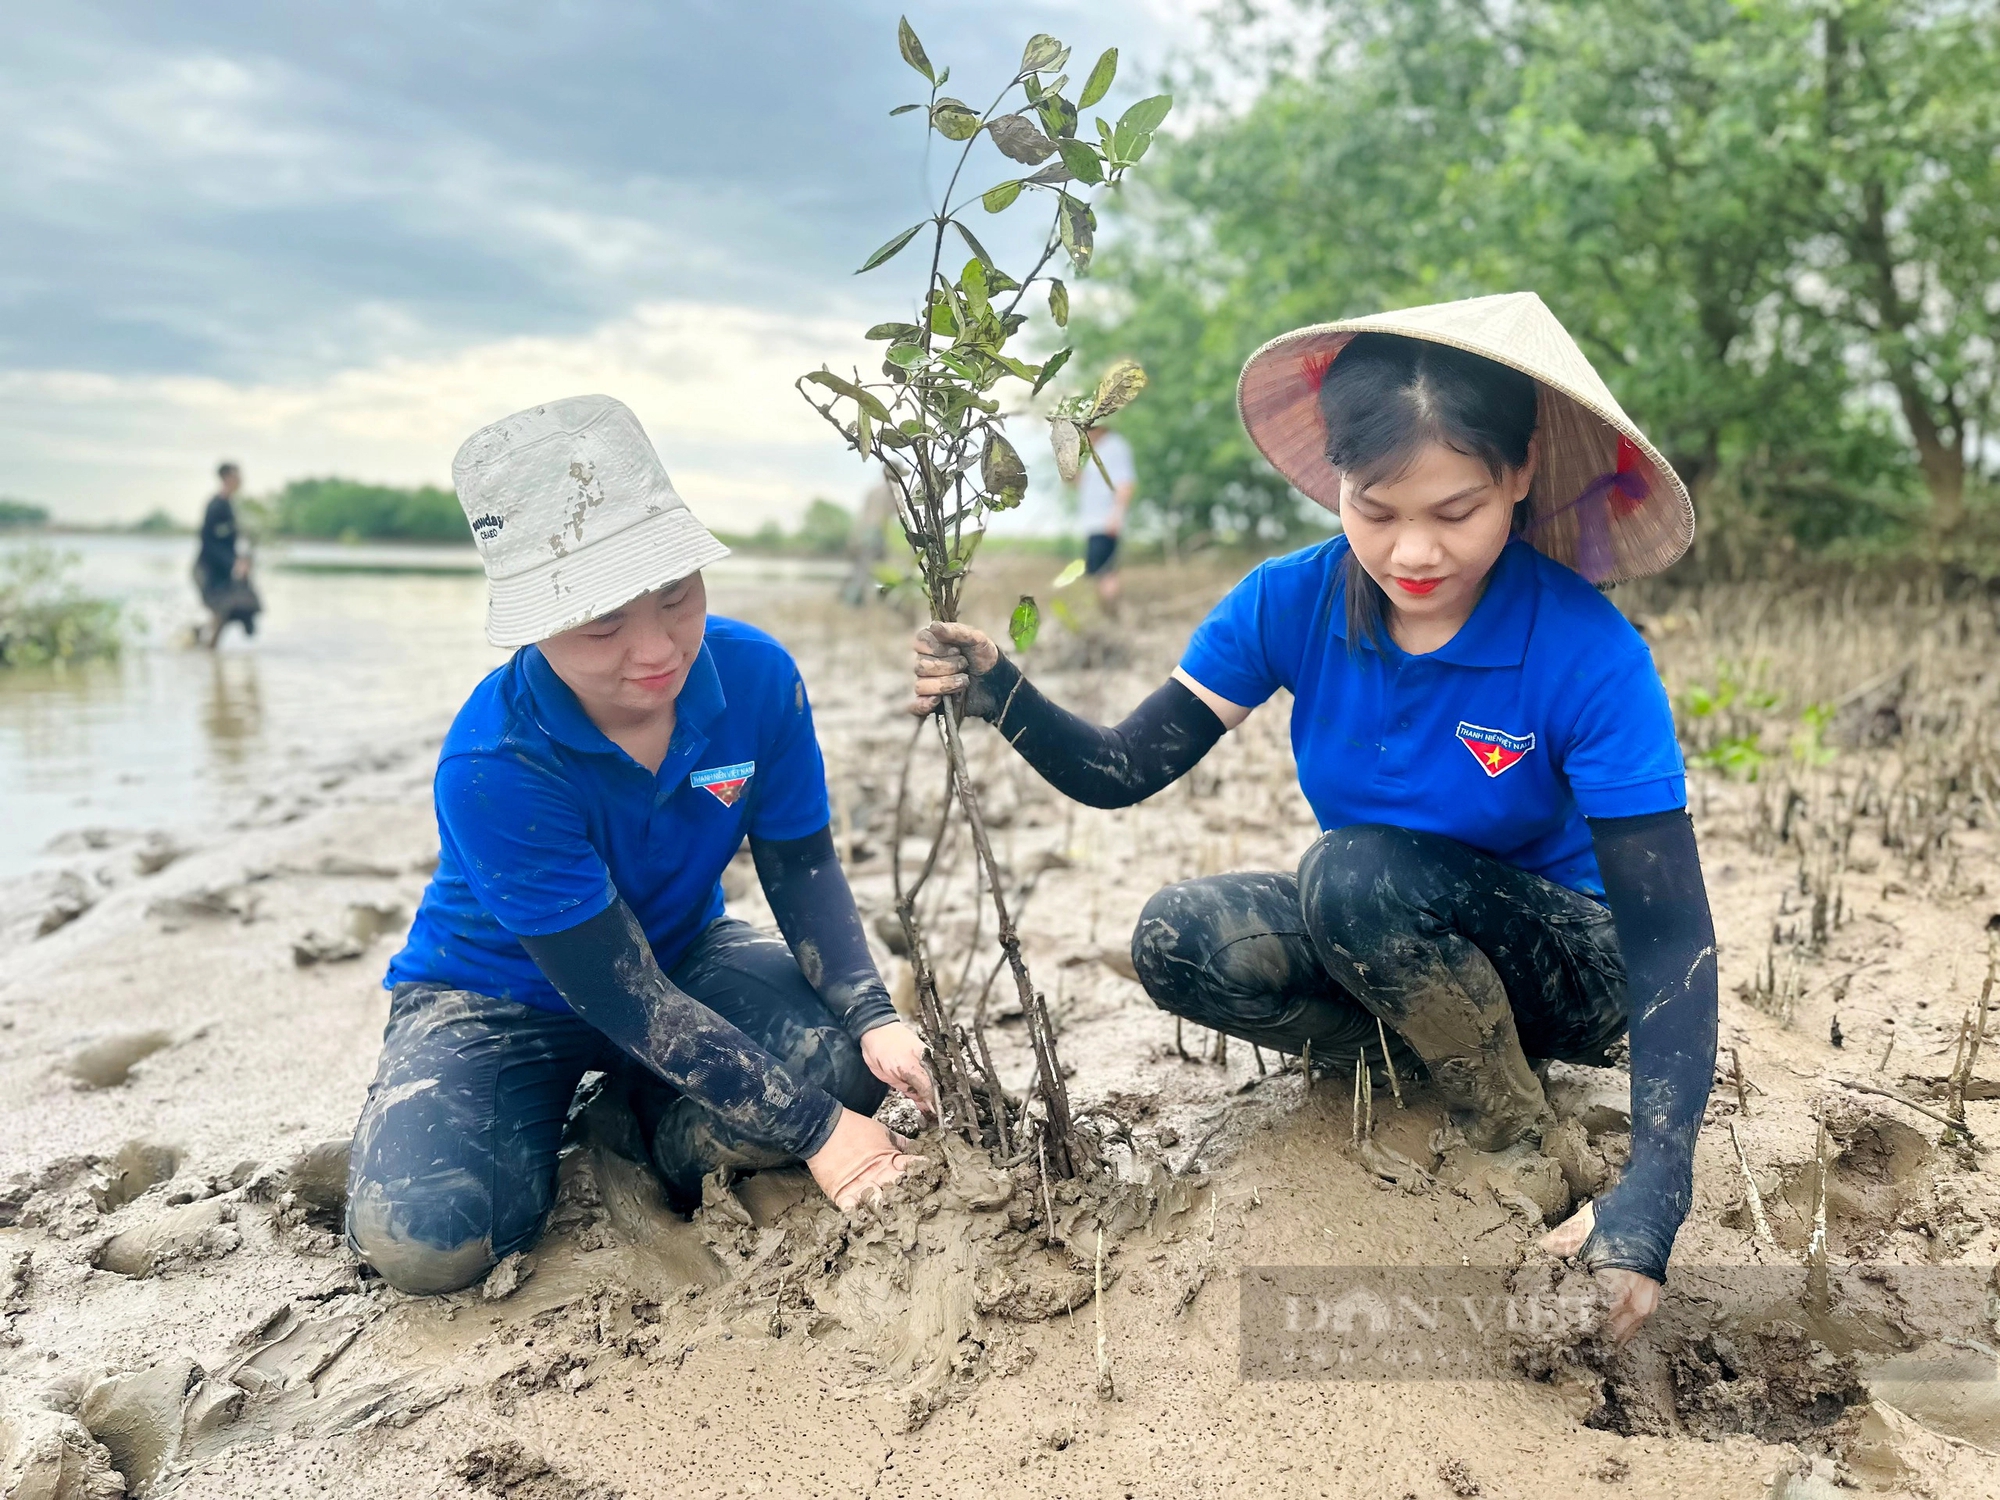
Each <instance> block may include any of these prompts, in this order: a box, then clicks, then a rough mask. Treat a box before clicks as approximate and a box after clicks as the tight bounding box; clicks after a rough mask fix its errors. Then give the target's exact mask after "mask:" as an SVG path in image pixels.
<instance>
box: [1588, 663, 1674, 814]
mask: <svg viewBox="0 0 2000 1500" xmlns="http://www.w3.org/2000/svg"><path fill="white" fill-rule="evenodd" d="M1578 676H1579V678H1580V679H1581V680H1579V681H1578V682H1577V684H1576V686H1577V687H1578V689H1579V690H1580V691H1581V693H1582V695H1583V697H1582V707H1581V708H1580V709H1579V710H1578V712H1577V716H1576V720H1575V722H1574V723H1573V724H1572V725H1571V727H1570V732H1569V736H1568V740H1567V743H1566V744H1565V745H1564V746H1563V753H1562V761H1561V765H1560V767H1559V769H1560V770H1561V772H1562V774H1563V777H1564V779H1565V780H1567V781H1568V783H1569V789H1570V795H1571V796H1573V797H1574V798H1576V805H1577V810H1578V811H1579V812H1581V813H1582V814H1583V815H1584V816H1585V817H1586V818H1636V817H1641V816H1644V815H1645V814H1647V813H1660V812H1672V811H1673V810H1675V809H1676V808H1682V807H1686V806H1687V767H1686V765H1685V763H1684V762H1683V761H1682V760H1681V747H1680V743H1679V741H1678V740H1676V739H1675V737H1674V712H1673V709H1672V707H1671V706H1670V705H1669V704H1668V702H1667V689H1666V684H1664V683H1663V682H1661V681H1660V674H1659V672H1658V671H1656V670H1655V669H1654V666H1653V657H1652V653H1651V652H1649V651H1648V650H1647V649H1646V648H1645V646H1644V644H1643V643H1639V642H1635V643H1634V644H1633V646H1632V647H1631V648H1630V649H1627V650H1621V651H1619V652H1618V653H1617V655H1616V656H1614V657H1612V658H1611V659H1610V661H1609V664H1608V669H1607V670H1605V671H1603V672H1602V673H1601V674H1590V676H1589V677H1586V676H1585V675H1584V674H1582V673H1579V674H1578ZM1592 678H1594V680H1592Z"/></svg>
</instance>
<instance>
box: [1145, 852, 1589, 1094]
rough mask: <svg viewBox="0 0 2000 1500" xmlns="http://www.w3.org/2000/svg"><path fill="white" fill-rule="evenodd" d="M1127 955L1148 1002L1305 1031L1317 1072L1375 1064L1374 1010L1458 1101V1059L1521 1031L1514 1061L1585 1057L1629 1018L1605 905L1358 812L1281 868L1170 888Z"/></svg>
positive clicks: (1286, 1041)
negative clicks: (1289, 870) (1359, 818)
mask: <svg viewBox="0 0 2000 1500" xmlns="http://www.w3.org/2000/svg"><path fill="white" fill-rule="evenodd" d="M1132 962H1133V964H1134V965H1135V966H1136V967H1137V969H1138V972H1139V978H1140V981H1141V982H1142V983H1143V984H1144V985H1145V987H1146V993H1147V994H1149V995H1151V996H1152V998H1153V1001H1154V1003H1155V1004H1157V1005H1159V1006H1160V1007H1161V1008H1162V1009H1163V1010H1168V1011H1172V1012H1173V1013H1174V1014H1176V1015H1180V1016H1185V1017H1187V1018H1188V1019H1189V1020H1191V1021H1195V1022H1198V1023H1200V1024H1201V1025H1203V1026H1207V1027H1211V1028H1213V1029H1214V1030H1217V1031H1223V1032H1227V1033H1228V1034H1229V1035H1230V1036H1234V1037H1240V1038H1242V1039H1243V1040H1244V1041H1247V1042H1253V1043H1256V1044H1257V1045H1259V1046H1262V1047H1269V1048H1273V1049H1275V1050H1277V1051H1280V1052H1293V1053H1296V1052H1302V1051H1303V1050H1304V1049H1305V1045H1306V1043H1307V1042H1308V1041H1310V1042H1311V1043H1312V1055H1313V1059H1314V1064H1315V1071H1317V1067H1318V1064H1319V1062H1320V1061H1321V1060H1324V1061H1325V1062H1326V1063H1327V1064H1329V1065H1330V1066H1331V1067H1334V1068H1345V1069H1346V1070H1347V1071H1348V1072H1349V1073H1351V1072H1352V1071H1353V1068H1354V1062H1355V1059H1356V1058H1357V1057H1359V1056H1362V1055H1364V1049H1365V1055H1367V1056H1368V1057H1369V1058H1370V1060H1371V1063H1372V1064H1373V1065H1374V1066H1376V1067H1378V1068H1379V1066H1380V1062H1381V1044H1380V1042H1379V1040H1378V1039H1377V1032H1376V1024H1375V1023H1376V1018H1377V1017H1380V1018H1381V1020H1382V1021H1383V1022H1384V1023H1385V1025H1386V1026H1387V1028H1388V1030H1389V1033H1390V1034H1391V1035H1392V1036H1396V1037H1399V1038H1400V1040H1401V1041H1402V1043H1404V1044H1406V1045H1407V1046H1408V1047H1409V1048H1410V1049H1411V1050H1412V1051H1413V1052H1414V1053H1415V1054H1416V1055H1417V1056H1418V1057H1420V1058H1422V1059H1423V1061H1424V1063H1425V1065H1426V1067H1428V1068H1429V1070H1430V1071H1431V1073H1432V1074H1433V1076H1435V1077H1438V1081H1439V1083H1440V1085H1441V1086H1442V1087H1443V1088H1444V1091H1445V1093H1446V1095H1447V1098H1448V1099H1450V1100H1451V1101H1452V1102H1454V1103H1459V1102H1463V1103H1467V1104H1468V1105H1470V1104H1472V1103H1473V1101H1472V1100H1470V1099H1469V1098H1466V1099H1461V1098H1459V1097H1457V1096H1458V1095H1461V1094H1464V1093H1465V1091H1466V1088H1467V1087H1468V1085H1465V1084H1463V1083H1461V1084H1460V1086H1459V1087H1457V1088H1454V1079H1453V1078H1452V1077H1451V1076H1450V1075H1452V1074H1453V1072H1454V1071H1455V1070H1456V1069H1457V1068H1458V1067H1459V1060H1460V1059H1463V1058H1468V1057H1469V1058H1473V1059H1477V1058H1478V1057H1479V1056H1480V1055H1481V1054H1491V1053H1493V1052H1495V1050H1496V1049H1500V1050H1504V1049H1505V1048H1506V1046H1507V1044H1508V1043H1509V1042H1510V1041H1511V1040H1513V1039H1515V1038H1518V1041H1519V1049H1518V1050H1517V1051H1516V1052H1515V1054H1514V1055H1516V1056H1519V1055H1521V1054H1525V1056H1526V1057H1528V1058H1561V1059H1564V1060H1566V1061H1576V1062H1586V1061H1597V1060H1599V1059H1600V1058H1601V1055H1602V1053H1603V1049H1604V1048H1605V1046H1606V1045H1607V1044H1609V1043H1610V1042H1611V1041H1613V1040H1615V1039H1616V1038H1617V1037H1618V1036H1620V1035H1622V1034H1623V1032H1624V1031H1625V1025H1626V1002H1625V964H1624V960H1623V959H1622V958H1621V957H1620V956H1619V951H1618V938H1617V934H1616V932H1615V931H1614V929H1613V927H1612V922H1611V913H1610V912H1609V911H1608V910H1606V908H1605V907H1604V906H1603V904H1602V903H1600V902H1598V901H1595V900H1592V899H1591V898H1590V897H1589V896H1586V895H1583V894H1582V893H1580V892H1578V891H1573V890H1570V889H1568V888H1567V887H1564V886H1559V885H1556V884H1554V883H1552V882H1550V881H1547V880H1544V879H1542V878H1541V877H1540V876H1539V875H1531V874H1529V873H1528V872H1527V871H1525V870H1519V869H1516V868H1514V867H1513V866H1512V865H1507V864H1502V863H1501V862H1500V861H1499V860H1496V859H1491V858H1488V857H1487V856H1486V855H1483V854H1480V853H1478V852H1477V851H1475V850H1473V849H1469V848H1467V847H1466V846H1465V845H1463V844H1461V843H1458V842H1456V841H1455V840H1452V839H1448V838H1444V837H1442V836H1440V835H1437V834H1428V833H1413V832H1411V831H1409V830H1408V829H1403V828H1391V827H1384V826H1380V825H1373V824H1364V825H1358V826H1356V827H1352V828H1340V829H1335V830H1334V831H1332V832H1331V833H1327V834H1323V835H1322V836H1321V837H1320V839H1319V840H1318V842H1316V843H1315V844H1314V845H1313V846H1312V848H1311V849H1309V850H1308V851H1307V852H1306V856H1305V858H1304V859H1303V860H1302V861H1300V864H1299V872H1298V874H1297V875H1295V876H1294V875H1287V874H1281V873H1276V872H1270V873H1265V872H1258V871H1247V872H1242V873H1237V874H1228V875H1211V876H1206V877H1204V878H1202V879H1198V880H1188V881H1183V882H1181V883H1180V884H1178V885H1170V886H1168V887H1167V888H1166V889H1165V890H1163V891H1161V892H1159V894H1157V895H1156V896H1154V897H1153V899H1152V900H1151V901H1149V902H1147V904H1146V908H1145V911H1144V912H1143V914H1142V915H1141V916H1140V918H1139V926H1138V930H1137V931H1136V932H1135V933H1134V934H1133V936H1132ZM1398 1051H1399V1052H1400V1051H1401V1049H1400V1048H1398ZM1440 1075H1442V1076H1440ZM1524 1087H1528V1088H1532V1084H1531V1083H1530V1084H1527V1085H1524Z"/></svg>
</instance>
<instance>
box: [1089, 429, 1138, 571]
mask: <svg viewBox="0 0 2000 1500" xmlns="http://www.w3.org/2000/svg"><path fill="white" fill-rule="evenodd" d="M1090 446H1091V447H1092V449H1094V450H1095V452H1096V457H1097V462H1096V463H1093V462H1091V461H1090V460H1089V459H1088V458H1086V459H1085V460H1084V464H1083V470H1082V472H1081V473H1079V474H1078V475H1077V477H1076V512H1077V520H1078V521H1080V522H1081V523H1082V525H1083V534H1084V544H1083V545H1084V553H1083V570H1084V572H1085V573H1086V574H1087V575H1088V576H1089V577H1091V578H1093V579H1095V580H1096V581H1097V598H1098V601H1099V602H1100V603H1101V604H1103V606H1104V607H1105V609H1107V610H1112V609H1116V608H1117V605H1118V568H1117V562H1118V536H1119V533H1120V532H1121V531H1123V530H1124V528H1125V512H1126V511H1127V510H1128V509H1130V508H1131V505H1132V496H1133V495H1134V494H1136V493H1137V492H1138V489H1139V471H1138V469H1137V468H1135V467H1134V466H1133V463H1132V445H1131V444H1130V443H1129V442H1127V441H1126V440H1125V439H1124V437H1122V436H1121V435H1120V434H1118V433H1116V432H1112V431H1109V430H1108V429H1106V428H1104V427H1093V428H1091V429H1090ZM1100 464H1101V465H1102V468H1100V467H1099V465H1100ZM1107 475H1108V476H1109V478H1110V482H1109V483H1108V484H1107V483H1106V482H1105V480H1106V476H1107Z"/></svg>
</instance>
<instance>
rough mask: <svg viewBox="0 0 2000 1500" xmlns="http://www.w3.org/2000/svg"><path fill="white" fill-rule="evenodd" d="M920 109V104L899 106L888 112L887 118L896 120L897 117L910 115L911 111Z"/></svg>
mask: <svg viewBox="0 0 2000 1500" xmlns="http://www.w3.org/2000/svg"><path fill="white" fill-rule="evenodd" d="M922 108H923V106H922V105H921V104H899V105H897V106H896V107H895V108H894V109H892V110H890V111H889V118H890V119H892V120H893V119H895V118H896V116H897V115H906V114H908V113H910V111H911V110H916V109H922Z"/></svg>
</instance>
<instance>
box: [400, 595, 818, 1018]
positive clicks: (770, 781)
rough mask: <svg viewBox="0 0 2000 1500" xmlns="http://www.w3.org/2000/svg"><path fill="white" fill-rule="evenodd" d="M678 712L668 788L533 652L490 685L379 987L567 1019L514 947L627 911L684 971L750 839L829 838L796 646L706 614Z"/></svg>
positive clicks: (441, 769)
mask: <svg viewBox="0 0 2000 1500" xmlns="http://www.w3.org/2000/svg"><path fill="white" fill-rule="evenodd" d="M725 684H727V686H726V688H725V686H724V685H725ZM677 708H678V718H677V720H676V723H675V725H674V734H673V739H672V741H671V742H670V743H669V744H668V746H667V758H666V759H665V760H664V761H662V762H661V764H660V769H659V772H658V774H657V775H656V774H654V773H653V772H651V771H648V770H647V769H646V768H645V767H644V766H642V765H640V764H639V763H638V762H637V761H635V760H633V759H632V757H631V756H629V755H627V754H626V753H625V752H624V751H623V750H621V749H619V748H618V747H617V746H616V745H614V744H612V743H611V741H610V740H608V739H606V738H605V736H604V732H603V731H602V730H601V729H599V728H598V727H597V726H596V725H595V724H593V723H591V722H590V717H589V715H587V714H586V713H584V711H583V707H582V705H581V704H579V703H578V702H577V701H576V695H575V694H574V693H572V692H571V691H570V690H569V688H568V686H567V685H566V684H565V683H564V682H563V680H562V679H561V678H560V677H558V676H556V674H555V669H554V668H552V667H551V666H550V665H549V664H548V661H547V660H546V659H545V658H544V657H543V655H542V653H541V652H540V651H539V650H538V649H537V648H535V647H533V646H527V647H524V648H522V649H521V650H520V651H517V652H515V653H514V656H513V657H512V659H511V660H509V661H508V662H507V663H506V665H504V666H502V667H499V668H497V669H496V670H494V671H493V672H491V673H489V674H488V675H487V677H486V678H485V680H484V681H482V682H481V683H480V684H479V686H478V687H476V688H474V689H473V690H472V696H471V697H470V698H468V699H466V702H465V707H463V708H462V709H460V710H459V712H458V717H457V719H455V720H454V721H453V722H452V726H451V731H450V733H448V734H447V735H446V736H445V741H444V749H443V751H442V752H441V753H440V754H439V756H438V769H437V781H436V798H437V820H438V839H439V843H440V845H441V852H440V855H439V858H438V867H437V873H436V874H435V875H433V876H432V877H431V882H430V885H429V887H428V888H427V889H426V890H425V891H424V899H423V904H422V905H421V906H420V907H419V908H418V910H417V918H416V921H415V922H414V923H413V924H412V925H411V928H410V940H409V942H408V943H407V944H406V945H405V946H404V948H403V950H402V952H400V953H398V954H397V955H396V956H395V958H394V959H392V960H391V961H390V963H389V972H388V975H387V977H386V978H385V979H384V981H383V983H384V984H385V985H388V986H394V985H397V984H401V983H403V982H405V981H408V980H421V981H425V982H427V983H431V984H443V985H450V986H451V987H452V988H454V989H464V990H472V991H474V992H476V993H478V994H481V995H493V996H497V997H498V998H500V999H504V1000H517V1001H520V1002H522V1003H523V1004H527V1005H533V1006H536V1007H538V1008H540V1009H542V1010H555V1011H560V1010H567V1009H568V1008H569V1007H568V1006H567V1005H566V1004H565V1003H564V1001H563V998H562V996H561V995H560V994H558V993H557V992H556V988H555V986H554V985H552V984H550V983H549V982H548V980H547V979H545V978H544V977H543V976H542V971H541V970H540V969H539V968H537V967H536V966H535V961H534V960H533V959H531V958H529V957H528V954H527V950H525V949H524V948H522V946H521V945H520V943H519V942H517V941H516V937H517V935H518V936H522V937H541V936H545V935H546V934H548V933H551V932H564V931H567V930H568V929H569V928H572V927H575V926H576V925H577V924H579V923H581V922H587V921H589V920H590V919H591V918H592V917H594V916H596V915H598V913H600V912H602V911H604V910H605V909H606V908H607V907H609V906H610V905H611V903H612V902H613V901H614V900H616V899H617V898H618V897H621V896H622V897H624V898H625V904H626V905H627V906H629V907H631V908H632V911H633V912H634V914H635V915H636V916H637V917H638V919H639V922H640V925H641V926H643V927H644V928H645V930H646V937H647V940H648V941H649V942H650V943H651V944H652V948H653V952H654V954H655V956H657V957H658V959H659V961H660V967H661V968H663V969H671V968H672V967H673V966H674V965H675V964H676V963H678V962H679V961H680V958H681V955H682V954H684V953H685V952H686V951H687V948H688V945H689V944H690V943H692V942H693V941H694V938H695V936H696V934H697V933H699V932H700V931H701V930H702V928H704V927H706V926H707V925H708V924H709V923H710V922H712V921H714V920H715V918H717V917H719V916H721V915H722V885H721V880H722V870H723V867H724V866H725V865H727V864H728V863H729V861H730V859H731V858H732V857H733V856H734V855H735V853H736V850H737V849H738V847H739V846H740V845H741V844H742V842H743V840H744V837H745V836H746V835H750V834H754V835H755V836H756V837H758V838H760V839H796V838H804V837H805V836H806V835H807V834H810V833H817V832H818V831H819V830H820V829H822V828H824V827H826V825H827V817H828V814H827V797H826V767H825V765H824V763H823V762H822V761H821V760H820V753H819V742H818V741H817V740H816V739H815V738H814V737H813V721H812V708H811V706H810V705H809V704H808V703H807V702H806V689H805V684H804V682H802V681H801V680H800V678H799V672H798V668H797V667H796V666H795V665H794V664H793V662H792V658H791V656H790V655H789V654H788V653H787V652H786V651H785V648H784V647H783V646H780V645H779V644H778V643H777V642H776V641H775V640H773V639H772V638H771V637H770V636H768V635H766V634H765V633H764V632H763V631H761V630H757V629H755V628H753V627H751V626H749V625H745V624H742V623H741V622H739V621H736V620H727V619H722V618H720V617H718V616H713V615H711V616H710V617H709V620H708V633H707V638H706V640H705V641H704V642H703V645H702V648H701V654H700V655H699V656H698V657H697V658H696V659H695V663H694V665H693V667H692V668H690V669H689V672H688V679H687V682H686V683H685V684H684V685H683V686H682V688H681V694H680V698H679V700H678V703H677Z"/></svg>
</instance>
